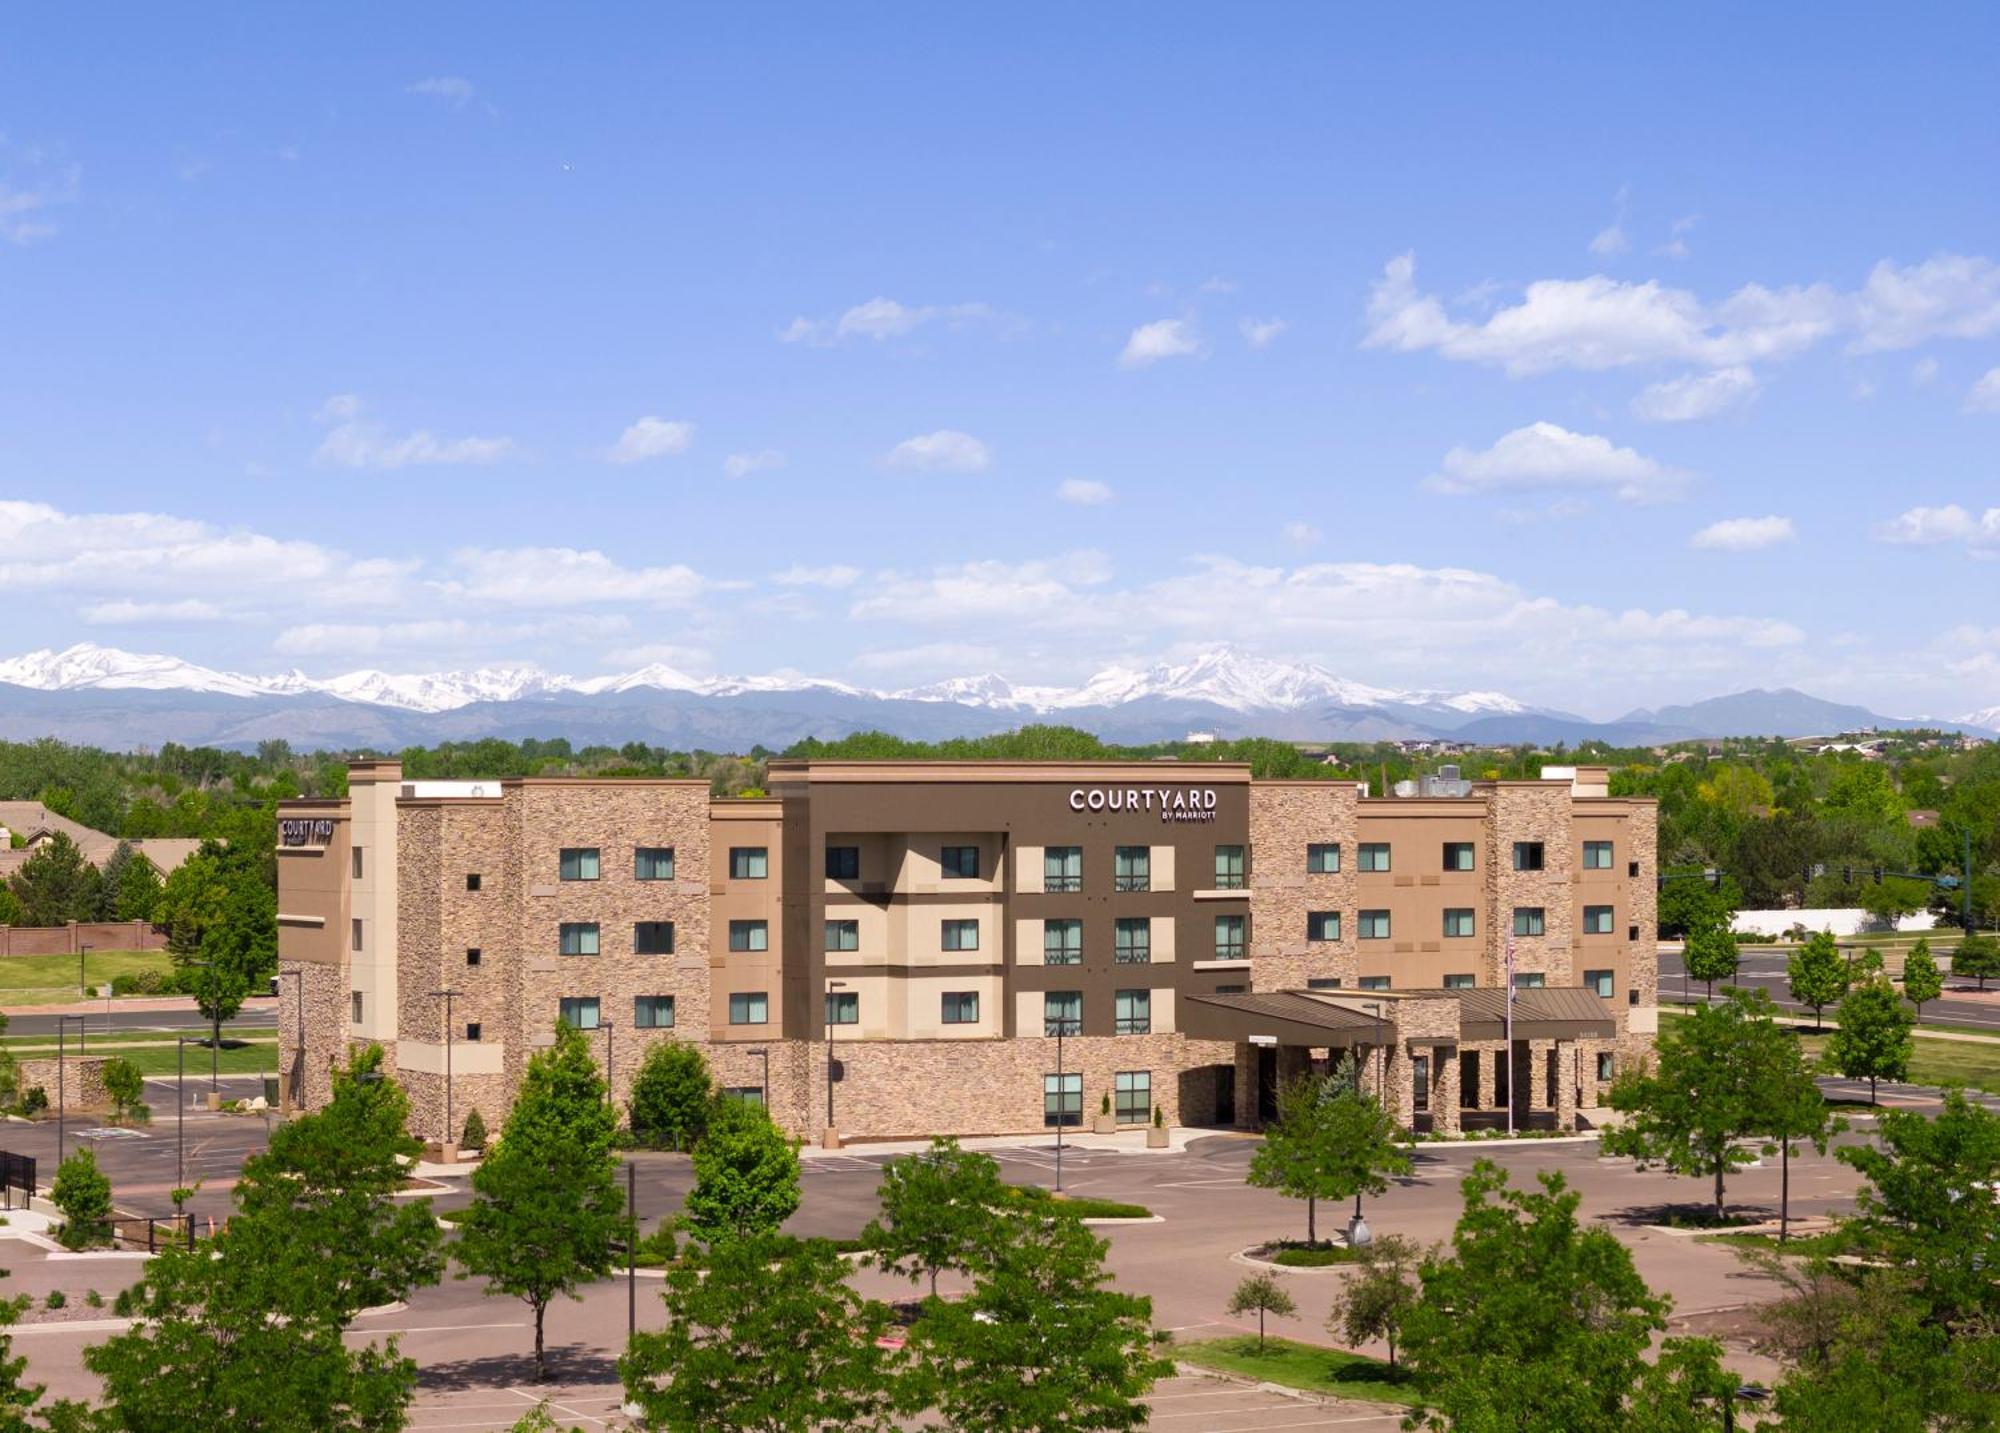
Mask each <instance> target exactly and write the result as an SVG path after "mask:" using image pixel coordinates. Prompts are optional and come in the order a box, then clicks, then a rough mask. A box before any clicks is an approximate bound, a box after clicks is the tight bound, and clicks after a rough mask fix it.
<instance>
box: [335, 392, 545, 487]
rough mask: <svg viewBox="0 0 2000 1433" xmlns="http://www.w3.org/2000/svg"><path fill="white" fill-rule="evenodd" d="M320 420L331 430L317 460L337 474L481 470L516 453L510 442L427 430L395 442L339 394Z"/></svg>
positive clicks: (357, 402)
mask: <svg viewBox="0 0 2000 1433" xmlns="http://www.w3.org/2000/svg"><path fill="white" fill-rule="evenodd" d="M318 416H319V420H320V421H321V422H322V423H331V424H333V425H334V426H333V427H332V428H330V429H329V430H328V431H327V435H326V437H325V438H324V439H322V440H321V441H320V445H319V451H318V453H317V454H315V456H316V458H317V459H318V460H319V461H320V462H322V463H330V464H332V465H333V466H335V467H340V468H380V469H394V468H408V467H434V466H453V465H459V464H471V465H484V464H487V463H497V462H499V461H501V460H502V459H504V458H507V457H510V456H512V455H513V453H514V440H513V439H512V438H439V437H437V436H435V435H434V434H432V433H430V432H429V431H428V430H426V429H421V428H420V429H418V430H417V431H416V432H414V433H406V434H403V435H401V436H397V435H395V434H392V433H390V432H388V431H387V430H386V429H385V428H384V427H383V426H382V425H381V424H380V423H378V422H376V421H375V420H373V419H371V418H368V417H366V416H365V415H364V413H363V411H362V403H361V399H360V398H359V397H357V396H356V395H355V394H352V393H337V394H335V395H334V396H333V397H331V398H329V399H327V400H326V402H325V403H323V404H321V405H320V410H319V415H318Z"/></svg>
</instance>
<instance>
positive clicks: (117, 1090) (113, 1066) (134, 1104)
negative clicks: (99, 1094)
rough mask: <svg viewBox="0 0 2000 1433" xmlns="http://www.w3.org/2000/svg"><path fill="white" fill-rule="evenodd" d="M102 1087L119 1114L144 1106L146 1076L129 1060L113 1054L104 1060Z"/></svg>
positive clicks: (128, 1112)
mask: <svg viewBox="0 0 2000 1433" xmlns="http://www.w3.org/2000/svg"><path fill="white" fill-rule="evenodd" d="M104 1088H105V1090H106V1091H107V1092H108V1093H109V1094H110V1096H111V1098H112V1099H113V1100H114V1101H116V1102H117V1105H118V1113H119V1114H121V1115H125V1114H130V1113H132V1112H134V1111H136V1110H143V1109H145V1108H146V1078H145V1076H143V1075H141V1074H140V1073H139V1067H138V1066H137V1065H135V1064H133V1063H132V1062H131V1061H130V1060H126V1059H121V1058H119V1057H116V1056H114V1057H113V1058H111V1059H109V1060H106V1061H105V1062H104Z"/></svg>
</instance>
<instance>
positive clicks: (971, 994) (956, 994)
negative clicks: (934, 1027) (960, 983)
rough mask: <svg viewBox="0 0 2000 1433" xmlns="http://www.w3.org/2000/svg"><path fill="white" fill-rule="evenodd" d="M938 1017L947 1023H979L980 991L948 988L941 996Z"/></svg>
mask: <svg viewBox="0 0 2000 1433" xmlns="http://www.w3.org/2000/svg"><path fill="white" fill-rule="evenodd" d="M938 1019H939V1020H940V1021H942V1022H943V1023H944V1024H946V1025H977V1024H978V1023H979V992H978V991H977V990H947V991H945V993H944V994H943V995H942V996H940V997H939V1008H938Z"/></svg>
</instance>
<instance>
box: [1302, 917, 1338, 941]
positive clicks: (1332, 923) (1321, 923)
mask: <svg viewBox="0 0 2000 1433" xmlns="http://www.w3.org/2000/svg"><path fill="white" fill-rule="evenodd" d="M1306 939H1307V940H1339V939H1340V912H1339V911H1307V912H1306Z"/></svg>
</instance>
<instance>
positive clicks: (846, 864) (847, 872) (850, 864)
mask: <svg viewBox="0 0 2000 1433" xmlns="http://www.w3.org/2000/svg"><path fill="white" fill-rule="evenodd" d="M826 878H827V879H828V880H829V881H858V880H860V879H861V848H860V847H859V846H828V847H827V848H826Z"/></svg>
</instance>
